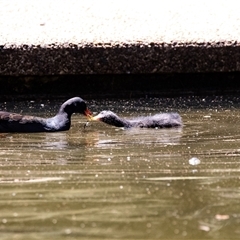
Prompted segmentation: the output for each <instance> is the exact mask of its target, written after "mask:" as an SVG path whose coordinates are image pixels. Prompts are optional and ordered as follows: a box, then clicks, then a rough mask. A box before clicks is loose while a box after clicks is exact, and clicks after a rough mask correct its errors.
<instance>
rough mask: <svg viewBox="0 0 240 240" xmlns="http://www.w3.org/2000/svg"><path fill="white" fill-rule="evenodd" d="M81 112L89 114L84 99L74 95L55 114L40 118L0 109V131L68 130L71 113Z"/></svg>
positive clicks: (88, 115)
mask: <svg viewBox="0 0 240 240" xmlns="http://www.w3.org/2000/svg"><path fill="white" fill-rule="evenodd" d="M73 113H81V114H84V115H85V116H87V117H88V118H89V117H90V116H91V112H90V111H89V109H88V108H87V105H86V103H85V101H84V100H83V99H82V98H80V97H74V98H71V99H69V100H67V101H66V102H64V103H63V104H62V105H61V107H60V109H59V111H58V113H57V114H56V116H54V117H51V118H42V117H36V116H28V115H21V114H18V113H11V112H4V111H0V132H2V133H3V132H4V133H6V132H57V131H66V130H69V128H70V126H71V115H72V114H73Z"/></svg>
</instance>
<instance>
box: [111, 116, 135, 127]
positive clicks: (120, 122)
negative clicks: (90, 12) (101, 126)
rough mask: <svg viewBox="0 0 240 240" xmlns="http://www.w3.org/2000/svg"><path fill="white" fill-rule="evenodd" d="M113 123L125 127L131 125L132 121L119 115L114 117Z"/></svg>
mask: <svg viewBox="0 0 240 240" xmlns="http://www.w3.org/2000/svg"><path fill="white" fill-rule="evenodd" d="M111 124H112V125H114V126H115V127H125V128H129V127H131V123H130V122H129V121H127V120H125V119H122V118H120V117H118V116H116V117H115V118H114V120H113V121H112V122H111Z"/></svg>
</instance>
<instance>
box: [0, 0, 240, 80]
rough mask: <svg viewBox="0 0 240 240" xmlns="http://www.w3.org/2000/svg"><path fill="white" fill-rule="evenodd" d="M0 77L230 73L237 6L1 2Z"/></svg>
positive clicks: (237, 43)
mask: <svg viewBox="0 0 240 240" xmlns="http://www.w3.org/2000/svg"><path fill="white" fill-rule="evenodd" d="M0 6H1V8H0V75H8V76H9V75H11V76H18V75H59V74H60V75H62V74H109V73H110V74H115V73H117V74H118V73H140V74H142V73H192V72H235V71H239V70H240V14H239V9H240V2H239V1H236V0H229V1H225V0H218V1H209V0H202V1H190V0H189V1H188V0H181V1H179V0H169V1H159V0H155V1H154V0H148V1H135V0H128V1H126V0H121V1H120V0H101V1H98V0H81V1H79V0H68V1H66V0H51V1H49V0H34V1H33V0H21V1H19V0H11V1H6V0H0Z"/></svg>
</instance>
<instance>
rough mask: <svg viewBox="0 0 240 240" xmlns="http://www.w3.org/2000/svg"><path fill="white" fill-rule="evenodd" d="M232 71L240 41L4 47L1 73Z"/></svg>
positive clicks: (239, 59) (239, 61)
mask: <svg viewBox="0 0 240 240" xmlns="http://www.w3.org/2000/svg"><path fill="white" fill-rule="evenodd" d="M232 71H240V44H239V43H238V42H236V41H234V42H216V43H178V42H174V43H170V44H166V43H155V42H151V43H135V44H124V43H119V44H106V43H105V44H103V43H99V44H84V45H80V44H79V45H74V44H65V45H54V44H51V45H47V46H44V47H42V46H28V45H26V44H25V45H20V46H13V45H10V46H0V75H12V76H18V75H40V76H41V75H62V74H130V73H132V74H136V73H137V74H139V73H141V74H146V73H191V72H232Z"/></svg>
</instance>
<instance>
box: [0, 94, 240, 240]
mask: <svg viewBox="0 0 240 240" xmlns="http://www.w3.org/2000/svg"><path fill="white" fill-rule="evenodd" d="M61 102H62V101H61V100H56V101H51V102H49V101H29V102H18V103H16V102H15V104H13V103H10V102H7V103H0V107H1V109H4V110H8V111H15V112H21V111H22V112H24V113H27V114H36V115H41V116H50V115H52V114H53V113H54V112H57V109H58V106H59V103H61ZM89 107H90V109H91V110H92V111H94V112H95V113H97V112H99V111H101V110H112V111H114V112H116V113H118V114H119V115H121V116H124V117H135V116H140V115H149V114H154V113H158V112H162V111H166V112H171V111H177V112H179V113H180V115H181V116H182V119H183V122H184V127H183V128H178V129H130V130H123V129H121V128H115V127H112V126H108V125H106V124H103V123H100V122H94V123H90V125H89V126H88V127H87V128H85V129H84V124H85V122H86V119H85V118H84V116H81V115H77V114H76V115H74V116H73V119H72V128H71V130H70V131H68V132H57V133H33V134H1V135H0V190H1V191H0V239H236V238H239V236H240V230H239V223H240V205H239V199H240V183H239V176H240V173H239V172H240V168H239V167H240V164H239V162H240V147H239V145H240V128H239V125H240V101H239V99H238V98H237V97H234V96H233V97H231V96H230V97H208V96H206V97H191V98H164V99H160V98H159V99H157V98H155V99H148V98H146V99H138V100H108V101H107V100H104V101H103V100H95V101H93V100H92V101H89Z"/></svg>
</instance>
